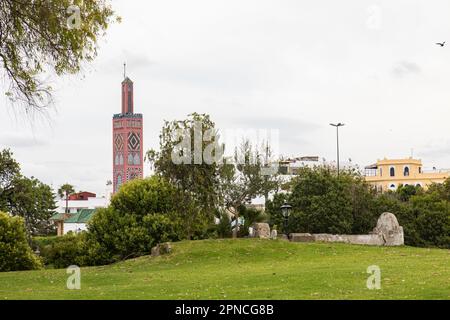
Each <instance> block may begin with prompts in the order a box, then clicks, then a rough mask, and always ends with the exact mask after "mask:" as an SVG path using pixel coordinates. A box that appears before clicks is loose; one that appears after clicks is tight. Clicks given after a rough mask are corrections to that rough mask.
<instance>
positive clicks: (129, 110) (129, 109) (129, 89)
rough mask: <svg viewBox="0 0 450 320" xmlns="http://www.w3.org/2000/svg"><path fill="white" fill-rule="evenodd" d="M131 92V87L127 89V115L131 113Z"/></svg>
mask: <svg viewBox="0 0 450 320" xmlns="http://www.w3.org/2000/svg"><path fill="white" fill-rule="evenodd" d="M132 95H133V92H132V91H131V87H128V110H127V112H128V113H133V110H132V103H133V96H132Z"/></svg>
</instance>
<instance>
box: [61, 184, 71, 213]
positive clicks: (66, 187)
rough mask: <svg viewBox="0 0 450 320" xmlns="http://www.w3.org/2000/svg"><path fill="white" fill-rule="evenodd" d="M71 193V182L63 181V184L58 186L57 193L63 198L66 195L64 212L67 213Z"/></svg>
mask: <svg viewBox="0 0 450 320" xmlns="http://www.w3.org/2000/svg"><path fill="white" fill-rule="evenodd" d="M72 193H75V189H74V188H73V186H72V185H71V184H68V183H65V184H63V185H62V186H61V187H59V189H58V195H59V196H60V197H61V198H63V197H64V196H65V197H66V214H68V213H69V212H68V211H69V195H71V194H72Z"/></svg>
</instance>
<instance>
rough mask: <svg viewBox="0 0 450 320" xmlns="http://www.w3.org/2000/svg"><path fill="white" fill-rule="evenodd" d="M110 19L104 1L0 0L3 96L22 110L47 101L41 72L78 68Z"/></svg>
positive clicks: (90, 54)
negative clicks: (5, 80)
mask: <svg viewBox="0 0 450 320" xmlns="http://www.w3.org/2000/svg"><path fill="white" fill-rule="evenodd" d="M113 18H114V13H113V10H112V9H111V7H110V5H109V4H108V1H106V0H74V1H71V0H33V1H28V0H27V1H24V0H20V1H18V0H2V1H1V2H0V68H1V69H2V71H3V72H4V75H5V76H6V77H7V78H8V79H9V80H10V88H9V90H8V91H7V92H6V95H7V96H8V97H9V98H10V99H11V100H12V101H13V102H22V103H23V106H24V107H25V108H26V110H27V111H29V110H30V109H42V108H43V107H46V106H48V104H49V103H51V88H50V87H49V86H48V84H46V83H45V81H43V80H42V78H43V75H44V73H45V72H47V71H53V72H55V73H56V74H57V75H58V76H60V75H64V74H68V73H69V74H73V73H77V72H79V71H80V69H81V66H82V64H83V62H88V61H92V60H93V59H94V58H95V56H96V55H97V43H98V38H99V37H100V36H102V35H103V34H104V33H105V30H106V29H107V28H108V26H109V24H110V23H111V22H112V19H113Z"/></svg>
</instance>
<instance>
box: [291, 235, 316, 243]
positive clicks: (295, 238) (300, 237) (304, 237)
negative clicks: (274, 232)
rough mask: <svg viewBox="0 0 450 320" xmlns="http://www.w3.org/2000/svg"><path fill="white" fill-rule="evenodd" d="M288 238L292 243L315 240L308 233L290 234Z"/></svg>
mask: <svg viewBox="0 0 450 320" xmlns="http://www.w3.org/2000/svg"><path fill="white" fill-rule="evenodd" d="M289 238H290V239H291V241H292V242H313V241H314V240H315V239H314V236H313V235H312V234H310V233H291V234H290V235H289Z"/></svg>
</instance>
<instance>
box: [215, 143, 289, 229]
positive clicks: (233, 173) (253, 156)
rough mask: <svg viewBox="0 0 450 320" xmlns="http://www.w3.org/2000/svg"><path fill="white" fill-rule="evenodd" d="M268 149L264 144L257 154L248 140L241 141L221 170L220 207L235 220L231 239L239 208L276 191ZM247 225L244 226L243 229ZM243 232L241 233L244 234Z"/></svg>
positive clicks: (278, 183)
mask: <svg viewBox="0 0 450 320" xmlns="http://www.w3.org/2000/svg"><path fill="white" fill-rule="evenodd" d="M270 152H271V151H270V146H269V145H268V144H266V145H265V147H264V149H263V150H262V151H260V150H259V149H258V148H257V147H254V146H252V144H251V143H250V141H249V140H244V141H243V142H242V143H241V145H240V146H239V147H238V148H236V150H235V153H234V159H233V161H232V162H231V163H226V164H225V165H224V166H223V167H222V168H221V196H222V198H223V201H224V207H225V208H226V210H228V211H229V212H230V213H231V216H232V217H233V219H234V220H235V221H236V227H235V228H234V230H233V236H234V237H236V236H237V235H238V234H239V230H240V227H239V216H240V211H242V210H240V208H242V207H243V206H244V205H245V204H246V203H248V202H250V201H251V199H253V198H255V197H258V196H265V197H266V199H267V198H268V194H269V193H270V192H272V191H277V190H278V189H279V186H280V181H279V178H278V175H277V173H276V172H275V171H274V170H271V169H272V168H271V167H270V166H269V163H268V161H267V159H268V158H270ZM246 227H247V226H244V229H246ZM244 233H245V232H244Z"/></svg>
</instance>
